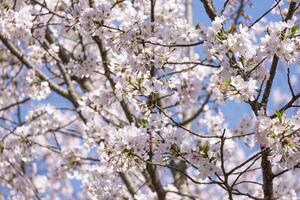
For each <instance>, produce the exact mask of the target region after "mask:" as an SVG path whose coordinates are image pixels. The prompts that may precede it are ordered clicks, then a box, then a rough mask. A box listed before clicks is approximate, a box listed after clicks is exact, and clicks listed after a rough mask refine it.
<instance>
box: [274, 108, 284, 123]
mask: <svg viewBox="0 0 300 200" xmlns="http://www.w3.org/2000/svg"><path fill="white" fill-rule="evenodd" d="M275 115H276V117H277V118H278V119H279V120H280V122H281V121H282V115H283V111H281V110H277V111H276V112H275Z"/></svg>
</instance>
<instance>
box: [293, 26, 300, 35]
mask: <svg viewBox="0 0 300 200" xmlns="http://www.w3.org/2000/svg"><path fill="white" fill-rule="evenodd" d="M298 29H299V27H298V26H293V27H292V28H291V37H293V36H295V35H296V32H297V30H298Z"/></svg>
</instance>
